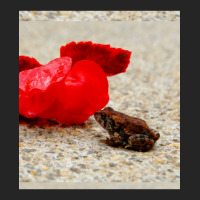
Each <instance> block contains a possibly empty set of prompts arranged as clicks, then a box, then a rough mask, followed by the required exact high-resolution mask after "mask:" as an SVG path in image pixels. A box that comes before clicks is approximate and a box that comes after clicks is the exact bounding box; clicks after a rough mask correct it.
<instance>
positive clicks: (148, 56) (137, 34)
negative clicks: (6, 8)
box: [19, 21, 180, 188]
mask: <svg viewBox="0 0 200 200" xmlns="http://www.w3.org/2000/svg"><path fill="white" fill-rule="evenodd" d="M19 31H20V32H19V54H20V55H27V56H32V57H35V58H36V59H37V60H38V61H40V62H41V63H43V64H45V63H47V62H49V61H50V60H51V59H54V58H56V57H59V48H60V46H61V45H65V44H66V43H68V42H71V41H88V40H91V41H93V42H97V43H102V44H108V43H109V44H110V45H111V46H113V47H121V48H124V49H127V50H130V51H133V53H132V57H131V63H130V65H129V67H128V70H127V72H126V73H123V74H119V75H116V76H113V77H109V94H110V102H109V104H108V105H109V106H112V107H113V108H114V109H116V110H118V111H121V112H124V113H126V114H129V115H132V116H135V117H138V118H142V119H144V120H145V121H146V122H147V123H148V125H149V126H150V127H151V128H154V129H156V130H157V131H159V132H160V134H161V137H160V139H159V140H158V141H157V143H156V145H155V147H154V148H153V149H152V150H151V151H149V152H145V153H142V152H136V151H132V150H126V149H121V148H113V147H110V146H107V145H106V144H105V142H104V140H105V138H106V137H107V136H108V134H107V133H106V131H105V130H103V129H102V128H101V127H100V125H99V124H97V122H96V121H95V120H94V118H93V116H91V117H90V118H89V120H88V121H86V123H85V125H83V126H71V127H64V126H61V125H59V124H52V125H51V126H46V127H45V126H44V125H42V124H41V125H40V126H39V127H38V126H36V125H34V122H32V123H29V124H28V125H26V124H22V123H21V124H20V125H19V181H20V182H41V181H45V182H49V181H50V182H125V183H132V182H134V183H135V182H146V183H177V188H179V181H180V22H179V21H177V22H83V21H82V22H48V21H20V22H19ZM166 188H167V186H166Z"/></svg>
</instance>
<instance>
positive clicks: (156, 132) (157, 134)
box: [151, 129, 160, 141]
mask: <svg viewBox="0 0 200 200" xmlns="http://www.w3.org/2000/svg"><path fill="white" fill-rule="evenodd" d="M151 130H152V131H153V132H154V133H155V134H156V136H157V138H156V139H155V141H157V140H158V139H159V138H160V133H158V131H156V130H155V129H151Z"/></svg>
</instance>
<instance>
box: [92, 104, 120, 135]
mask: <svg viewBox="0 0 200 200" xmlns="http://www.w3.org/2000/svg"><path fill="white" fill-rule="evenodd" d="M94 118H95V120H96V121H97V122H98V123H99V124H100V125H101V126H102V127H103V128H104V129H106V130H107V131H108V132H109V133H113V132H114V131H116V130H117V128H118V123H117V122H118V118H119V116H118V115H117V114H116V111H114V110H113V109H112V108H111V107H106V108H104V109H103V110H99V111H97V112H95V113H94Z"/></svg>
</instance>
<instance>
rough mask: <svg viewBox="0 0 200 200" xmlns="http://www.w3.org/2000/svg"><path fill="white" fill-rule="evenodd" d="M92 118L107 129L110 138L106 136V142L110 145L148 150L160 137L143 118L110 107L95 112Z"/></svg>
mask: <svg viewBox="0 0 200 200" xmlns="http://www.w3.org/2000/svg"><path fill="white" fill-rule="evenodd" d="M94 118H95V119H96V121H97V122H98V123H99V124H100V125H101V126H102V127H103V128H104V129H106V130H107V131H108V133H109V135H110V138H107V143H108V144H109V145H111V146H122V147H124V148H128V149H133V150H136V151H148V150H149V149H151V148H152V147H153V146H154V144H155V142H156V141H157V140H158V139H159V137H160V134H159V133H158V132H156V131H155V130H153V129H150V128H149V127H148V125H147V124H146V122H145V121H144V120H142V119H138V118H135V117H131V116H128V115H125V114H123V113H120V112H117V111H115V110H113V109H112V108H111V107H106V108H104V109H103V110H99V111H97V112H95V113H94Z"/></svg>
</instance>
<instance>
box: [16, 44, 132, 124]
mask: <svg viewBox="0 0 200 200" xmlns="http://www.w3.org/2000/svg"><path fill="white" fill-rule="evenodd" d="M60 52H61V58H57V59H54V60H52V61H51V62H49V63H48V64H46V65H41V64H40V63H39V62H38V61H37V60H36V59H34V58H30V57H28V56H19V72H20V73H19V114H20V115H23V116H25V117H27V118H33V117H40V118H45V119H55V120H57V121H58V122H60V123H63V124H65V125H71V124H81V123H83V122H84V121H86V120H87V119H88V118H89V117H90V116H91V115H93V114H94V113H95V112H96V111H97V110H100V109H102V108H103V107H104V106H106V104H107V103H108V101H109V95H108V80H107V77H106V75H107V76H111V75H115V74H118V73H121V72H125V70H126V68H127V67H128V64H129V62H130V55H131V52H129V51H126V50H123V49H120V48H118V49H117V48H111V47H110V45H101V44H93V43H92V42H79V43H77V44H76V43H75V42H71V43H69V44H68V45H66V46H63V47H61V51H60Z"/></svg>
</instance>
